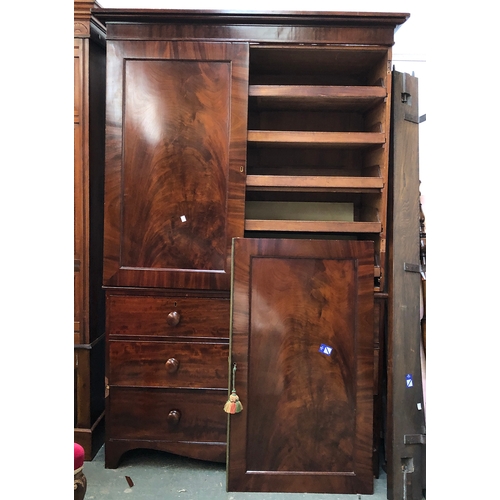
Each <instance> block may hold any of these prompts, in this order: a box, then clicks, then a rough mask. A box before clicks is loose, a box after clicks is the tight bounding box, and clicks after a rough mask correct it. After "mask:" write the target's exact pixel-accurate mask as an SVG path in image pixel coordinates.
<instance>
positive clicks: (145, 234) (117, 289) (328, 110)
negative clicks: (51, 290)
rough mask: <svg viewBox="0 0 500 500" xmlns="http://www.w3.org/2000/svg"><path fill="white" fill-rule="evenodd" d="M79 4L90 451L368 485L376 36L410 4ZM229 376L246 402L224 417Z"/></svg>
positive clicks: (241, 475)
mask: <svg viewBox="0 0 500 500" xmlns="http://www.w3.org/2000/svg"><path fill="white" fill-rule="evenodd" d="M93 13H94V16H95V17H96V18H97V20H98V21H99V22H101V23H102V24H103V25H105V26H106V33H107V34H106V37H107V41H106V50H107V56H106V61H107V66H106V72H107V75H106V78H107V84H106V167H105V200H104V256H103V261H104V268H103V284H104V289H105V293H106V375H107V379H108V385H107V394H106V447H105V455H106V467H110V468H115V467H117V466H118V464H119V461H120V458H121V456H122V455H123V453H125V452H126V451H128V450H130V449H133V448H153V449H158V450H165V451H168V452H172V453H176V454H180V455H185V456H187V457H192V458H197V459H204V460H213V461H221V462H223V461H225V460H227V464H228V465H227V466H228V489H229V490H241V491H311V492H330V493H334V492H337V493H356V492H359V493H365V494H369V493H370V492H372V491H373V475H374V474H375V475H376V474H378V468H379V462H378V459H379V456H380V450H379V447H380V444H381V437H380V436H381V433H382V430H383V418H382V415H383V413H384V409H383V406H382V400H381V395H382V388H383V385H384V380H385V373H384V364H383V356H382V353H383V352H385V351H384V341H385V337H386V324H387V311H388V303H390V300H389V299H390V294H389V286H388V281H389V278H388V276H389V258H388V257H389V256H388V246H389V245H388V231H389V229H390V226H391V220H390V219H389V216H388V206H389V201H390V200H389V190H390V183H391V174H390V168H389V164H390V163H389V160H390V148H391V144H390V142H391V103H392V94H391V92H392V68H391V65H392V52H391V51H392V45H393V43H394V31H395V29H396V28H397V27H398V26H399V25H401V24H402V23H404V22H405V20H406V19H407V18H408V14H393V13H346V12H342V13H340V12H338V13H331V12H330V13H329V12H321V13H315V12H268V13H265V12H263V13H256V12H237V11H235V12H228V11H182V10H147V9H99V10H95V11H94V12H93ZM417 238H418V232H417ZM233 385H234V388H235V390H236V391H237V393H238V395H239V396H240V398H241V402H242V404H243V411H242V412H240V413H236V414H234V415H229V417H228V415H227V414H226V413H224V410H223V407H224V405H225V402H226V401H227V399H228V396H229V392H230V391H231V389H232V387H233ZM228 388H229V392H228ZM280 410H281V412H280ZM282 415H287V416H288V417H286V418H285V417H283V418H281V416H282ZM228 423H229V426H228ZM300 449H302V453H301V452H300V451H299V450H300ZM259 450H260V451H259ZM262 450H264V451H265V453H264V455H265V457H264V455H262ZM315 452H316V453H317V456H316V457H314V454H315ZM264 458H265V460H264Z"/></svg>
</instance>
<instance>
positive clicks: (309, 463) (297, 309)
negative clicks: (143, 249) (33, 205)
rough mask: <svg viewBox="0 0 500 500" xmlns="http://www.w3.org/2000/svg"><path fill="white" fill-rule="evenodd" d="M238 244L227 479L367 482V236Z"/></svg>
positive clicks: (252, 485)
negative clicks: (234, 397)
mask: <svg viewBox="0 0 500 500" xmlns="http://www.w3.org/2000/svg"><path fill="white" fill-rule="evenodd" d="M234 245H235V248H234V294H233V309H232V317H233V321H232V335H231V345H232V347H231V353H232V363H233V364H235V365H236V372H235V390H236V392H237V394H238V396H239V397H240V400H241V401H242V403H243V406H244V409H243V411H242V412H241V413H238V414H235V415H233V416H231V421H230V432H229V439H230V441H229V454H228V460H229V468H228V477H227V485H228V490H229V491H292V492H313V493H323V492H324V493H332V492H342V493H364V494H372V493H373V468H372V454H373V449H372V446H373V439H372V436H373V429H372V420H373V300H374V299H373V242H371V241H338V240H306V239H293V240H287V239H269V238H268V239H266V238H261V239H251V238H241V239H235V242H234ZM339 283H341V284H342V285H339Z"/></svg>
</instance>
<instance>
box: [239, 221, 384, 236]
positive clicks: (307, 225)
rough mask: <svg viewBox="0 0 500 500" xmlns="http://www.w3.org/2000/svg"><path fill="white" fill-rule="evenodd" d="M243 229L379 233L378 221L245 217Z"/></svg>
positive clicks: (379, 224) (379, 225)
mask: <svg viewBox="0 0 500 500" xmlns="http://www.w3.org/2000/svg"><path fill="white" fill-rule="evenodd" d="M245 231H299V232H300V231H302V232H331V233H380V231H381V223H380V222H351V221H315V220H314V221H312V220H307V221H305V220H261V219H246V220H245Z"/></svg>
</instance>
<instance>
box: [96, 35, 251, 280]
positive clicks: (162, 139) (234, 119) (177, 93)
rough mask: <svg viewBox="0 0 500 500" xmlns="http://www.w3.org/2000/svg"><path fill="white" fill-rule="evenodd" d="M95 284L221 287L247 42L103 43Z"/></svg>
mask: <svg viewBox="0 0 500 500" xmlns="http://www.w3.org/2000/svg"><path fill="white" fill-rule="evenodd" d="M107 57H108V68H107V70H108V82H109V84H108V90H107V102H108V106H107V109H108V114H107V151H106V155H107V162H106V203H105V214H106V215H105V221H106V222H105V223H106V227H105V235H106V236H105V244H104V265H105V269H104V283H105V284H106V285H108V286H139V287H162V288H188V289H203V290H208V289H211V290H228V289H229V283H230V279H229V275H230V266H231V239H232V237H234V236H239V235H241V236H242V235H243V224H244V195H245V173H244V170H245V169H244V166H245V159H246V116H247V95H248V44H245V43H220V42H219V43H210V42H168V41H147V42H146V41H119V42H110V43H109V44H108V53H107Z"/></svg>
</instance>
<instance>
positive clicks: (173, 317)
mask: <svg viewBox="0 0 500 500" xmlns="http://www.w3.org/2000/svg"><path fill="white" fill-rule="evenodd" d="M180 320H181V315H180V314H179V313H178V312H177V311H172V312H171V313H169V315H168V316H167V323H168V324H169V325H170V326H177V325H178V324H179V321H180Z"/></svg>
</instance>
